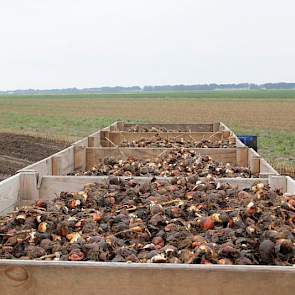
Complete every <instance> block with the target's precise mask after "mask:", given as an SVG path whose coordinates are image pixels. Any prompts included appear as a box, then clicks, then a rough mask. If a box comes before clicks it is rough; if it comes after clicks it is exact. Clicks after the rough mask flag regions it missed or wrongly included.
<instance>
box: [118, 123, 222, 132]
mask: <svg viewBox="0 0 295 295" xmlns="http://www.w3.org/2000/svg"><path fill="white" fill-rule="evenodd" d="M214 124H218V126H219V123H202V124H182V123H178V124H173V123H172V124H169V123H168V124H167V123H166V124H165V123H163V124H162V123H147V124H130V123H124V126H123V129H121V130H122V131H123V130H124V131H128V129H129V128H131V127H135V126H137V125H138V126H142V127H146V128H152V127H155V128H166V129H167V130H185V131H186V132H213V131H214V132H215V131H219V129H217V130H213V125H214Z"/></svg>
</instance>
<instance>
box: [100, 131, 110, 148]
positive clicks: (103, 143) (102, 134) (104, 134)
mask: <svg viewBox="0 0 295 295" xmlns="http://www.w3.org/2000/svg"><path fill="white" fill-rule="evenodd" d="M106 138H109V131H107V130H101V131H100V140H99V141H100V146H104V147H109V146H110V142H109V141H108V140H107V139H106Z"/></svg>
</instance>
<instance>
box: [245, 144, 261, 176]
mask: <svg viewBox="0 0 295 295" xmlns="http://www.w3.org/2000/svg"><path fill="white" fill-rule="evenodd" d="M260 158H261V157H260V155H259V154H258V153H257V152H255V151H254V150H253V149H252V148H249V149H248V167H249V168H250V170H251V173H252V174H259V172H260Z"/></svg>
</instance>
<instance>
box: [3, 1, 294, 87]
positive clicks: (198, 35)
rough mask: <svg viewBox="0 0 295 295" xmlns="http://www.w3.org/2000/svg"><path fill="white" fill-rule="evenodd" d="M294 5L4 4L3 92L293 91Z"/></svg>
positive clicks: (66, 2)
mask: <svg viewBox="0 0 295 295" xmlns="http://www.w3.org/2000/svg"><path fill="white" fill-rule="evenodd" d="M294 29H295V1H294V0H276V1H274V0H247V1H245V0H177V1H176V0H124V1H123V0H105V1H103V0H96V1H94V0H93V1H91V0H81V1H80V0H76V1H75V0H9V1H8V0H0V89H1V90H5V89H17V88H22V89H23V88H40V89H45V88H63V87H79V88H81V87H95V86H105V85H110V86H112V85H126V86H128V85H151V84H153V85H155V84H181V83H182V84H197V83H210V82H217V83H231V82H256V83H263V82H277V81H287V82H291V81H292V82H293V81H295V33H294Z"/></svg>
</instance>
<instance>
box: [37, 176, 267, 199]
mask: <svg viewBox="0 0 295 295" xmlns="http://www.w3.org/2000/svg"><path fill="white" fill-rule="evenodd" d="M122 178H123V179H124V177H122ZM125 178H127V177H125ZM134 179H135V180H137V181H138V182H139V183H143V182H146V181H149V180H150V179H151V177H134ZM157 179H160V180H163V181H167V182H169V178H168V177H166V178H165V177H157ZM107 181H108V177H107V176H79V177H76V176H55V177H54V176H45V177H43V178H42V181H41V185H40V190H39V197H40V198H41V199H52V198H55V197H56V195H58V194H59V193H60V192H64V191H67V192H73V191H80V190H81V189H83V187H84V185H85V184H87V183H93V182H96V183H105V182H107ZM218 181H219V182H221V183H229V184H231V185H235V186H238V188H240V189H244V188H248V187H251V186H252V185H253V184H254V183H256V182H257V181H258V180H257V178H247V179H245V178H244V179H240V178H239V179H238V178H220V179H218ZM259 181H261V182H262V183H264V184H268V179H259Z"/></svg>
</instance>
